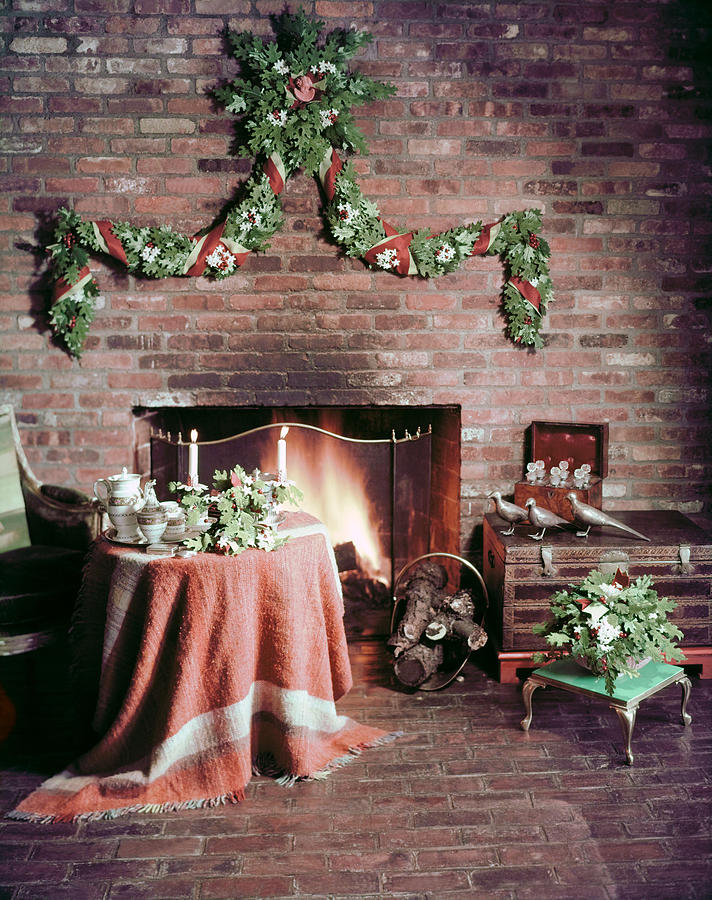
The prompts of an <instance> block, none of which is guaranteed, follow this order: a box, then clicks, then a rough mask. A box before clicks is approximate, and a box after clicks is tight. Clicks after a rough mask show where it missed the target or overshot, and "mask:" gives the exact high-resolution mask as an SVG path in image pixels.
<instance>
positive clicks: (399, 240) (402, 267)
mask: <svg viewBox="0 0 712 900" xmlns="http://www.w3.org/2000/svg"><path fill="white" fill-rule="evenodd" d="M382 224H383V227H384V229H386V223H385V222H383V223H382ZM389 231H390V234H389V237H390V240H387V241H381V242H380V243H379V244H376V246H375V247H369V249H368V250H367V251H366V253H365V254H364V259H365V260H366V262H368V263H370V264H371V265H372V266H378V262H377V261H376V256H377V255H378V254H379V253H383V251H384V250H395V251H396V253H397V254H398V262H397V264H396V266H395V267H394V268H395V271H396V272H398V274H399V275H407V274H408V272H409V271H410V252H409V250H408V247H410V242H411V240H412V239H413V232H412V231H408V232H406V234H398V232H397V231H394V229H392V228H391V226H390V225H389V226H388V229H387V231H386V233H387V234H388V233H389ZM391 235H392V236H391ZM379 268H380V266H379Z"/></svg>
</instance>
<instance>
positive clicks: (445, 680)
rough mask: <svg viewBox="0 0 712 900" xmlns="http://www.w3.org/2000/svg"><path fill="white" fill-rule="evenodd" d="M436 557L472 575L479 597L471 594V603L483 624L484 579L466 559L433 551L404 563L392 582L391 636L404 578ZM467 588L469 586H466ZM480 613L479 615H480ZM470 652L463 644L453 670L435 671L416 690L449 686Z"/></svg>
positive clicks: (401, 604) (401, 607)
mask: <svg viewBox="0 0 712 900" xmlns="http://www.w3.org/2000/svg"><path fill="white" fill-rule="evenodd" d="M436 557H440V558H441V559H447V560H448V561H450V560H453V561H454V562H456V563H459V565H460V567H461V568H464V569H467V570H468V571H469V572H471V573H472V575H474V584H473V585H472V587H473V588H474V587H477V588H479V590H480V593H481V597H479V598H478V597H477V596H475V595H474V593H473V601H474V602H475V607H476V609H477V613H478V615H477V623H478V624H479V625H483V624H484V619H485V614H486V612H487V608H488V607H489V595H488V594H487V587H486V585H485V582H484V579H483V578H482V575H481V574H480V572H479V570H478V569H477V568H475V566H473V565H472V563H471V562H469V560H467V559H463V558H462V557H461V556H457V555H456V554H454V553H445V552H437V551H434V552H432V553H423V554H422V555H421V556H417V557H416V558H415V559H412V560H410V562H408V563H406V565H405V566H403V568H402V569H401V570H400V572H399V573H398V575H397V576H396V578H395V581H394V582H393V609H392V611H391V624H390V632H391V634H393V632H394V631H395V629H396V627H397V625H398V622H399V621H400V617H401V616H402V614H403V612H404V609H405V603H404V599H405V598H404V597H402V596H399V595H398V590H399V588H401V587H402V586H403V584H404V583H405V576H406V575H407V574H408V573H409V572H410V571H411V569H413V568H415V566H416V565H417V564H418V563H420V562H422V561H423V560H426V559H435V558H436ZM468 587H469V585H468ZM480 611H481V615H480ZM471 652H472V651H471V650H470V649H469V647H468V646H467V644H464V647H463V655H462V658H460V659H458V660H456V665H455V667H454V668H452V667H451V666H450V667H448V671H437V672H435V673H434V674H433V675H431V676H430V677H429V678H427V679H426V680H425V681H424V682H422V684H420V685H418V688H417V690H419V691H439V690H442V688H444V687H447V686H448V685H449V684H451V683H452V682H453V681H454V680H455V678H457V676H458V675H459V674H460V672H461V671H462V670H463V669H464V668H465V663H466V662H467V660H468V659H469V658H470V653H471Z"/></svg>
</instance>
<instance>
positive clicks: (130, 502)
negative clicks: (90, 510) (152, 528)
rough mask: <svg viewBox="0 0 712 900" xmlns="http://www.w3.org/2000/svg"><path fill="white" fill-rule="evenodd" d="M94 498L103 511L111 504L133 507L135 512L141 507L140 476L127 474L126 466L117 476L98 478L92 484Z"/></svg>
mask: <svg viewBox="0 0 712 900" xmlns="http://www.w3.org/2000/svg"><path fill="white" fill-rule="evenodd" d="M94 496H95V497H96V499H97V500H98V501H99V503H101V505H102V506H103V507H104V508H105V509H108V507H109V504H112V505H114V506H133V507H134V510H136V509H138V508H139V506H142V505H143V495H142V493H141V476H140V475H137V474H136V473H135V472H127V471H126V466H124V467H123V469H122V470H121V472H120V473H119V474H118V475H109V477H108V478H98V479H97V480H96V481H95V482H94Z"/></svg>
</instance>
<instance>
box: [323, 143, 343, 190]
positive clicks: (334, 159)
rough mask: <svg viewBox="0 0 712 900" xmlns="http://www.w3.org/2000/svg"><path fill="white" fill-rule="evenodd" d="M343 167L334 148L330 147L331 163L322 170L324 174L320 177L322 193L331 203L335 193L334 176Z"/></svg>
mask: <svg viewBox="0 0 712 900" xmlns="http://www.w3.org/2000/svg"><path fill="white" fill-rule="evenodd" d="M343 168H344V164H343V163H342V162H341V160H340V159H339V157H338V155H337V153H336V150H334V148H333V147H332V149H331V163H330V165H329V168H328V169H327V170H326V172H324V176H323V178H322V184H323V186H324V193H325V194H326V197H327V199H328V201H329V203H331V201H332V200H333V199H334V194H335V193H336V176H337V175H338V174H339V172H340V171H341V170H342V169H343Z"/></svg>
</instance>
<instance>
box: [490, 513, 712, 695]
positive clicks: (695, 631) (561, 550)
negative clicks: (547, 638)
mask: <svg viewBox="0 0 712 900" xmlns="http://www.w3.org/2000/svg"><path fill="white" fill-rule="evenodd" d="M615 517H616V519H618V520H619V521H621V522H623V523H624V524H627V525H629V526H630V527H632V528H634V529H635V530H636V531H639V532H640V533H641V534H644V535H645V536H646V537H649V538H650V539H651V540H650V543H648V542H646V541H641V540H640V539H639V538H636V537H634V536H632V535H629V534H627V533H625V532H623V531H621V530H620V529H618V528H614V527H611V526H603V527H594V528H592V529H591V532H590V534H589V536H588V537H586V538H580V537H577V536H576V533H575V530H574V528H573V526H572V527H571V529H566V530H560V529H550V530H547V532H546V534H545V535H544V540H543V541H533V540H532V539H531V538H530V537H529V535H530V534H534V533H535V532H536V529H535V528H533V527H532V526H530V525H520V526H517V527H516V529H515V533H514V534H512V535H503V534H502V533H501V532H502V531H504V530H506V529H507V528H508V527H509V526H508V524H507V523H506V522H504V521H503V520H502V519H500V517H499V516H498V515H497V514H496V513H489V514H487V515H486V516H485V518H484V525H483V570H484V572H483V574H484V580H485V583H486V585H487V590H488V593H489V611H488V616H487V619H486V624H487V631H488V634H489V638H490V641H491V642H492V644H493V646H494V647H495V648H496V650H497V651H498V659H499V662H500V674H501V675H502V673H503V672H504V670H503V668H502V664H503V661H504V663H506V664H507V665H510V667H511V666H512V665H514V663H515V662H516V661H517V660H518V661H519V662H520V664H521V665H523V662H522V661H525V660H527V659H529V658H530V656H531V653H532V652H533V651H535V650H539V649H544V648H545V647H546V644H545V642H544V641H543V639H542V638H537V637H535V636H534V635H533V634H532V630H531V629H532V625H534V624H535V623H537V622H542V621H545V620H546V619H547V618H548V615H549V612H548V611H549V598H550V596H551V594H552V593H554V592H555V591H557V590H561V589H563V588H565V587H567V586H568V585H570V584H576V583H578V582H579V581H581V580H582V579H583V578H584V577H585V576H586V575H587V574H588V573H589V572H590V571H591V569H602V570H603V571H610V572H615V570H616V569H617V568H620V569H621V570H622V571H626V572H628V574H629V575H630V577H631V578H635V577H636V576H638V575H644V574H649V575H652V576H653V579H654V586H655V589H656V590H657V592H658V594H659V595H660V596H661V597H662V596H666V597H671V598H673V599H675V600H676V601H677V604H678V605H677V608H676V610H675V612H674V613H673V614H672V616H671V618H672V620H673V621H674V622H675V624H676V625H677V626H678V628H680V629H681V631H682V632H683V634H684V640H683V641H681V646H682V647H684V648H686V649H687V648H690V649H691V650H692V648H710V649H709V651H703V650H700V654H701V656H704V657H705V660H704V661H703V676H705V677H706V674H707V672H706V668H707V666H709V668H710V675H711V676H712V595H711V594H712V535H710V534H709V533H708V532H706V531H705V530H703V529H702V528H700V527H699V526H698V525H697V524H695V523H694V522H693V521H692V520H691V519H689V518H688V517H687V516H684V515H683V514H682V513H679V512H674V511H668V510H645V511H628V512H620V513H619V512H616V514H615ZM508 655H509V656H510V657H511V659H510V662H509V663H507V658H508ZM694 655H695V654H694V653H691V654H690V657H689V658H690V659H692V656H694ZM530 668H531V666H530ZM512 674H513V673H512ZM501 680H513V679H510V678H508V677H506V678H505V677H502V678H501Z"/></svg>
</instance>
